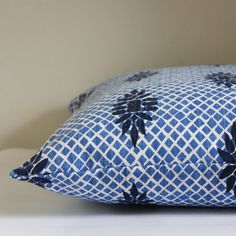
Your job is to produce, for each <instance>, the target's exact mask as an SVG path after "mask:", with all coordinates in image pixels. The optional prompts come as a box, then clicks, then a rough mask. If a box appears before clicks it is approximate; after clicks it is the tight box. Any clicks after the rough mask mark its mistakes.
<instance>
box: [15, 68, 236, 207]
mask: <svg viewBox="0 0 236 236" xmlns="http://www.w3.org/2000/svg"><path fill="white" fill-rule="evenodd" d="M235 98H236V65H209V66H190V67H172V68H161V69H151V70H143V71H139V72H135V73H130V74H127V75H124V76H118V77H116V78H114V79H111V80H108V81H106V82H104V83H102V84H100V85H98V86H95V87H93V88H92V89H90V90H87V91H86V92H85V93H84V94H81V95H79V96H78V97H76V98H75V99H73V100H72V102H71V103H70V105H69V110H70V111H71V112H72V113H73V114H72V116H71V118H69V119H68V120H67V121H66V122H65V123H64V124H63V125H62V126H61V127H60V128H58V130H56V131H55V133H54V134H52V136H51V137H50V138H49V140H48V141H46V142H45V144H44V145H43V147H41V148H40V149H39V151H38V153H36V155H35V156H34V157H32V158H31V159H30V160H29V161H27V162H26V163H24V164H23V165H22V166H20V167H19V168H17V169H15V170H13V171H12V172H11V176H12V177H13V178H15V179H17V180H23V181H27V182H31V183H34V184H36V185H38V186H40V187H43V188H45V189H47V190H51V191H54V192H58V193H61V194H65V195H70V196H73V197H81V198H83V199H89V200H96V201H100V202H106V203H114V204H116V203H117V204H140V205H143V204H157V205H178V206H231V207H235V206H236V184H235V182H236V150H235V146H236V123H235V122H236V99H235Z"/></svg>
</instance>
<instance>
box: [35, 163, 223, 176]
mask: <svg viewBox="0 0 236 236" xmlns="http://www.w3.org/2000/svg"><path fill="white" fill-rule="evenodd" d="M175 165H179V166H184V167H185V166H187V165H190V166H194V167H198V166H199V165H205V166H208V167H211V166H213V165H216V166H220V167H223V166H224V165H225V164H220V163H218V162H215V163H214V162H210V163H204V162H198V163H196V164H195V163H177V162H175V163H164V164H147V165H139V164H137V165H133V166H126V165H121V166H110V167H104V168H101V167H98V168H95V169H91V170H85V171H57V172H54V173H53V172H52V173H47V174H39V175H38V176H44V177H46V176H50V175H58V174H60V173H65V174H72V173H77V174H79V175H81V174H85V173H86V172H90V173H95V172H96V171H101V170H103V171H108V170H110V169H123V168H130V169H133V168H135V167H142V168H148V167H161V166H169V167H172V166H175Z"/></svg>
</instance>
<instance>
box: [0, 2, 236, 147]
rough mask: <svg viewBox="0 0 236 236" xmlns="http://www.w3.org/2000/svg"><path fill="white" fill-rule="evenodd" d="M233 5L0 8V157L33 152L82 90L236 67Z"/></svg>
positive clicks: (3, 4) (32, 5) (53, 4)
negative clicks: (137, 74) (119, 79)
mask: <svg viewBox="0 0 236 236" xmlns="http://www.w3.org/2000/svg"><path fill="white" fill-rule="evenodd" d="M235 9H236V1H235V0H197V1H196V0H178V1H177V0H0V108H1V113H0V114H1V115H0V131H1V132H0V149H3V148H10V147H26V148H32V147H39V146H40V145H41V144H42V143H43V142H44V140H45V139H46V138H47V137H48V135H49V134H50V133H51V132H52V131H53V130H54V129H56V127H57V126H58V125H59V124H60V123H62V122H63V121H64V120H65V119H66V118H67V117H69V113H68V112H67V108H66V107H67V104H68V102H69V101H70V99H71V98H73V97H74V96H76V95H77V94H79V93H80V92H82V91H83V90H84V89H86V88H88V87H90V86H92V85H94V84H97V83H99V82H101V81H104V80H106V79H108V78H111V77H112V76H114V75H119V74H122V73H126V72H128V71H134V70H137V69H143V68H155V67H162V66H176V65H180V66H181V65H191V64H194V65H196V64H226V63H231V64H235V63H236V47H235V43H236V14H235Z"/></svg>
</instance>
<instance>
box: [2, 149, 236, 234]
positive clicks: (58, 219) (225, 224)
mask: <svg viewBox="0 0 236 236" xmlns="http://www.w3.org/2000/svg"><path fill="white" fill-rule="evenodd" d="M34 153H35V150H26V149H10V150H3V151H1V152H0V191H1V192H0V235H7V236H13V235H14V236H15V235H16V236H21V235H22V236H23V235H24V236H28V235H30V236H31V235H34V236H37V235H41V236H42V235H43V236H48V235H50V236H52V235H57V236H62V235H63V236H64V235H67V236H74V235H83V236H87V235H96V236H97V235H109V236H110V235H112V236H116V235H122V236H124V235H130V234H133V235H135V236H138V235H146V234H148V235H149V236H152V235H155V236H156V235H171V236H175V235H181V236H183V235H187V234H188V235H191V236H194V235H208V236H209V235H214V236H217V235H220V236H223V235H224V234H225V235H226V234H229V233H234V232H235V231H236V209H219V208H218V209H217V208H215V209H214V208H179V207H158V206H143V207H139V206H136V207H131V206H112V205H106V204H100V203H95V202H89V201H84V200H80V199H78V198H70V197H67V196H63V195H59V194H56V193H53V192H48V191H46V190H44V189H41V188H39V187H37V186H34V185H32V184H29V183H24V182H18V181H15V180H12V179H10V177H9V176H8V173H9V172H10V170H11V169H13V168H15V167H17V166H19V165H20V164H21V163H23V162H24V161H26V160H28V159H29V157H31V156H32V155H33V154H34Z"/></svg>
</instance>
